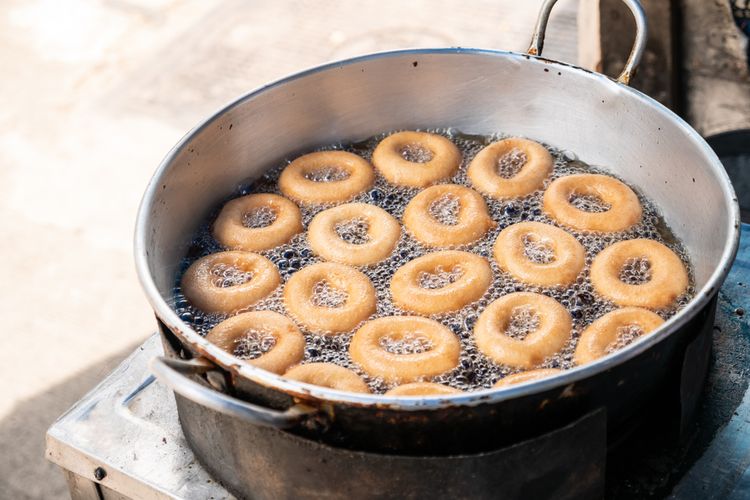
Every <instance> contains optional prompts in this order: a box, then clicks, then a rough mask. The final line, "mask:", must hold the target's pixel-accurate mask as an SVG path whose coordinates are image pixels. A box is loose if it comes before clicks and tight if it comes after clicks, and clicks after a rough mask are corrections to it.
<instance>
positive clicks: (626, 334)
mask: <svg viewBox="0 0 750 500" xmlns="http://www.w3.org/2000/svg"><path fill="white" fill-rule="evenodd" d="M641 335H643V328H641V326H640V325H637V324H632V325H624V326H621V327H619V328H618V329H617V335H616V337H615V340H614V341H612V342H610V343H609V345H607V348H606V349H605V350H604V352H605V353H607V354H612V353H613V352H615V351H619V350H620V349H622V348H624V347H627V346H628V345H630V344H632V343H633V342H635V340H636V339H637V338H638V337H640V336H641Z"/></svg>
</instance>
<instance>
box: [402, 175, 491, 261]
mask: <svg viewBox="0 0 750 500" xmlns="http://www.w3.org/2000/svg"><path fill="white" fill-rule="evenodd" d="M441 205H442V206H443V207H444V208H445V209H447V210H446V211H448V214H447V215H448V217H449V218H450V219H451V220H441V219H440V218H438V217H436V215H435V212H436V208H437V210H439V209H440V207H441ZM451 205H453V208H454V209H455V210H454V211H455V212H456V213H455V216H454V214H452V213H450V208H451ZM403 222H404V227H406V230H407V231H408V232H409V233H410V234H411V235H412V236H413V237H414V238H415V239H416V240H417V241H419V242H420V243H422V244H423V245H425V246H428V247H433V248H435V247H449V246H458V245H467V244H469V243H473V242H475V241H477V240H478V239H479V238H481V237H482V236H484V235H485V233H486V232H487V231H488V230H490V229H491V228H492V227H494V226H495V223H494V221H493V220H492V218H491V217H490V214H489V211H488V210H487V204H486V203H485V202H484V198H482V196H481V195H480V194H479V193H477V192H476V191H474V190H473V189H470V188H467V187H464V186H457V185H456V184H441V185H438V186H432V187H428V188H427V189H425V190H424V191H421V192H420V193H419V194H417V195H416V196H415V197H414V198H412V199H411V201H409V204H408V205H406V209H405V210H404V216H403Z"/></svg>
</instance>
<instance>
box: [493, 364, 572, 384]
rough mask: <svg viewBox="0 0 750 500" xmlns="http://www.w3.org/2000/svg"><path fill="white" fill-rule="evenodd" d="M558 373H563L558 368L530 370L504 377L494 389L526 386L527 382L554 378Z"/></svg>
mask: <svg viewBox="0 0 750 500" xmlns="http://www.w3.org/2000/svg"><path fill="white" fill-rule="evenodd" d="M558 373H562V370H558V369H557V368H539V369H536V370H528V371H525V372H521V373H514V374H513V375H508V376H507V377H503V378H501V379H500V380H498V381H497V382H495V385H493V386H492V387H495V388H497V387H508V386H511V385H516V384H525V383H527V382H536V381H537V380H542V379H543V378H548V377H554V376H555V375H557V374H558Z"/></svg>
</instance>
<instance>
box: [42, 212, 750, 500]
mask: <svg viewBox="0 0 750 500" xmlns="http://www.w3.org/2000/svg"><path fill="white" fill-rule="evenodd" d="M745 311H747V312H748V314H750V225H747V224H744V225H743V227H742V240H741V243H740V250H739V254H738V257H737V260H736V261H735V264H734V266H733V268H732V270H731V272H730V273H729V276H728V277H727V280H726V282H725V284H724V286H723V288H722V289H721V291H720V293H719V300H718V305H717V314H716V322H715V325H714V328H713V331H707V332H702V333H701V334H700V335H698V336H697V337H696V339H695V340H694V341H693V346H691V347H690V348H689V349H688V353H687V355H686V356H687V358H686V361H685V364H684V365H685V367H686V368H685V369H684V370H683V373H682V377H681V380H680V383H679V387H673V388H671V389H669V390H671V391H673V392H674V394H673V395H672V396H675V397H665V398H663V399H664V400H665V401H666V400H675V401H677V405H676V406H677V408H676V409H674V408H671V409H670V408H669V405H664V404H660V405H658V406H655V407H654V408H652V409H651V410H649V411H646V412H641V413H640V414H641V415H642V416H643V419H642V420H643V421H639V422H634V423H633V425H632V426H631V428H630V429H629V430H628V431H626V432H624V433H623V434H621V435H619V437H618V439H617V440H616V441H614V442H613V441H612V438H611V436H610V442H607V433H606V426H605V425H606V419H605V416H604V415H603V412H601V411H593V412H591V413H589V414H588V415H585V416H583V417H582V418H580V419H579V420H577V421H576V422H572V423H568V424H567V425H566V426H564V427H561V428H560V429H557V430H554V431H552V432H549V433H547V434H544V435H542V436H539V437H537V438H534V439H530V440H528V441H524V442H522V443H518V444H515V445H513V446H509V447H507V448H504V449H501V450H497V451H495V452H490V453H487V454H482V455H481V456H477V457H472V458H471V459H470V460H467V461H465V462H460V461H459V463H461V464H462V466H465V467H467V468H468V469H469V470H472V471H474V472H475V474H479V476H481V474H482V472H481V471H482V470H486V471H489V472H490V474H492V475H495V476H498V477H504V478H506V479H503V481H504V482H506V483H507V488H506V485H504V486H503V488H504V490H503V491H504V492H506V493H507V492H512V491H515V492H518V495H517V496H528V495H523V493H527V494H528V493H531V494H532V495H533V496H534V497H537V498H538V497H539V495H537V494H536V493H538V492H539V493H540V492H541V491H544V490H545V487H546V486H548V485H550V484H558V485H559V484H564V483H565V481H561V479H560V477H556V476H555V474H558V473H559V471H560V470H562V469H561V467H565V468H567V470H568V471H571V474H573V475H575V476H577V477H579V478H581V477H583V478H585V480H576V481H575V482H574V484H568V485H567V486H565V488H566V489H565V490H564V491H557V492H556V497H557V498H565V497H567V498H579V497H589V498H595V497H601V496H605V497H607V498H612V499H621V498H623V499H624V498H633V497H639V498H666V497H672V498H701V499H703V498H728V499H741V498H742V499H744V498H749V497H750V390H748V381H749V380H750V373H748V371H749V370H750V320H749V316H748V315H746V313H745ZM707 342H710V343H712V351H711V352H712V355H711V357H710V359H709V358H708V357H706V354H705V353H707V352H709V351H708V350H707V349H705V343H707ZM161 352H162V351H161V342H160V339H159V337H158V336H157V335H153V336H152V337H151V338H149V339H148V340H147V341H146V342H145V343H144V344H143V345H141V346H140V347H139V348H138V349H137V350H136V351H135V352H134V353H132V354H131V355H130V356H129V357H128V358H127V359H126V360H125V361H123V362H122V363H121V364H120V366H119V367H118V368H117V369H116V370H115V371H114V372H112V373H111V374H110V375H109V376H108V377H107V378H106V379H105V380H103V381H102V382H101V383H100V384H99V385H98V386H97V387H95V388H94V389H93V390H92V391H91V392H90V393H89V394H87V395H86V396H85V397H84V398H83V399H81V400H80V401H79V402H77V403H76V404H75V405H74V406H73V407H72V408H71V409H70V410H69V411H68V412H67V413H65V414H64V415H62V416H61V417H60V418H59V419H58V420H57V421H56V422H55V423H54V424H53V425H52V427H51V428H50V429H49V431H48V433H47V452H46V454H47V458H48V459H49V460H50V461H52V462H54V463H56V464H57V465H59V466H60V467H61V468H62V469H63V473H64V474H65V476H66V479H67V481H68V485H69V488H70V492H71V496H72V498H73V499H74V500H78V499H121V498H186V499H193V498H194V499H222V498H234V497H233V496H232V495H231V494H230V493H229V492H228V491H226V490H225V489H224V488H223V487H222V486H221V485H220V484H218V483H217V482H216V481H215V480H214V479H213V478H212V477H211V476H210V475H209V473H208V472H206V470H205V469H204V468H203V467H202V466H201V465H200V464H199V463H198V462H197V460H196V458H195V456H194V455H193V453H192V451H191V450H190V448H189V447H188V445H187V442H186V440H185V437H184V435H183V433H182V430H181V427H180V424H179V421H178V416H177V408H176V405H175V400H174V396H173V394H172V392H171V391H170V390H169V389H167V388H166V387H165V386H163V385H162V384H160V383H159V382H157V381H155V380H154V378H153V377H152V376H151V375H150V373H149V370H148V363H149V361H150V360H151V359H152V358H153V357H154V356H157V355H160V354H161ZM706 369H707V372H708V373H707V378H706ZM704 380H705V385H704ZM701 387H702V389H701ZM665 396H669V395H665ZM539 450H547V452H545V453H543V454H540V453H539ZM561 450H567V451H561ZM534 453H536V455H533V454H534ZM523 456H525V457H527V458H528V456H534V457H535V458H534V459H533V463H534V467H535V468H537V469H539V468H540V467H541V468H545V467H546V468H548V469H549V471H550V473H549V475H548V477H547V478H546V480H545V482H544V483H543V484H541V485H540V484H539V483H537V487H538V488H541V490H536V488H532V489H529V487H530V483H528V482H524V481H525V480H526V478H525V475H524V473H523V467H519V466H518V464H519V463H524V462H523V459H520V458H519V457H523ZM503 471H505V473H503ZM514 471H515V473H513V472H514ZM582 471H583V472H582ZM536 481H538V479H536ZM547 494H548V493H547Z"/></svg>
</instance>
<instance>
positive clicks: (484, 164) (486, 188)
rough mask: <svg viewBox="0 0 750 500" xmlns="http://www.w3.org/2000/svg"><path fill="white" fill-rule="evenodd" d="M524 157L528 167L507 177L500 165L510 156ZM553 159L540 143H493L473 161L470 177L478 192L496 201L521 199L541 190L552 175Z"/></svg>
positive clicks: (528, 141)
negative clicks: (499, 170) (502, 172)
mask: <svg viewBox="0 0 750 500" xmlns="http://www.w3.org/2000/svg"><path fill="white" fill-rule="evenodd" d="M521 153H522V154H523V155H524V156H525V159H526V161H525V163H524V164H523V166H522V167H521V169H520V170H519V171H518V172H517V173H515V175H513V176H512V177H503V176H502V175H501V174H500V173H499V172H498V169H499V165H500V162H501V161H502V160H503V158H507V157H508V155H514V154H521ZM552 163H553V162H552V155H550V154H549V151H547V148H545V147H544V146H542V145H541V144H539V143H538V142H534V141H530V140H528V139H521V138H518V137H513V138H510V139H503V140H501V141H497V142H493V143H492V144H490V145H489V146H487V147H485V148H484V149H482V150H481V151H480V152H479V153H477V155H476V156H475V157H474V159H473V160H471V163H470V164H469V169H468V170H467V171H466V174H467V175H468V176H469V180H470V181H471V184H472V186H474V187H475V188H476V189H477V191H479V192H481V193H484V194H486V195H487V196H491V197H492V198H496V199H505V198H520V197H523V196H527V195H530V194H531V193H533V192H534V191H536V190H537V189H541V188H542V186H543V185H544V180H545V179H546V178H547V176H549V174H550V172H551V171H552Z"/></svg>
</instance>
